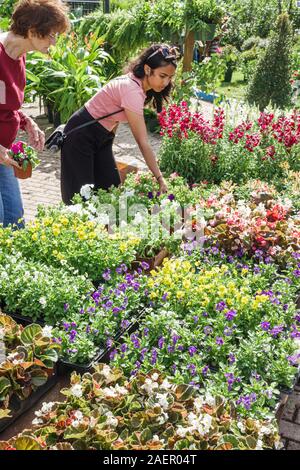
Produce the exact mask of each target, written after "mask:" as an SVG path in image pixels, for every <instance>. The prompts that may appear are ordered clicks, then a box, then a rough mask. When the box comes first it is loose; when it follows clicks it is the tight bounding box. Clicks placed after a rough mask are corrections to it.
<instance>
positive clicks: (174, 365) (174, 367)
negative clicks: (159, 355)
mask: <svg viewBox="0 0 300 470" xmlns="http://www.w3.org/2000/svg"><path fill="white" fill-rule="evenodd" d="M171 369H172V370H173V373H174V374H175V372H176V369H177V365H176V364H173V365H172V366H171Z"/></svg>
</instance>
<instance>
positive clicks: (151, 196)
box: [148, 191, 153, 199]
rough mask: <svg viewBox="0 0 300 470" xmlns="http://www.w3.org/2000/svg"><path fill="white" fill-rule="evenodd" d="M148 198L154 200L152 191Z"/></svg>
mask: <svg viewBox="0 0 300 470" xmlns="http://www.w3.org/2000/svg"><path fill="white" fill-rule="evenodd" d="M148 198H149V199H153V192H152V191H149V193H148Z"/></svg>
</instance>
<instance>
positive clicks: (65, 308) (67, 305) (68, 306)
mask: <svg viewBox="0 0 300 470" xmlns="http://www.w3.org/2000/svg"><path fill="white" fill-rule="evenodd" d="M69 308H70V305H69V304H64V311H65V312H66V311H67V310H68V309H69Z"/></svg>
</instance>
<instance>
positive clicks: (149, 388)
mask: <svg viewBox="0 0 300 470" xmlns="http://www.w3.org/2000/svg"><path fill="white" fill-rule="evenodd" d="M141 388H142V390H145V392H146V393H148V395H151V393H153V390H155V389H157V388H158V383H157V382H152V380H151V379H146V380H145V383H144V385H142V387H141Z"/></svg>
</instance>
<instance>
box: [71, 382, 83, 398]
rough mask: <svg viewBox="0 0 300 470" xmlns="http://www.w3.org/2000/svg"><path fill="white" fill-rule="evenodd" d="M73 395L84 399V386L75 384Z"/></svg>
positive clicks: (72, 388)
mask: <svg viewBox="0 0 300 470" xmlns="http://www.w3.org/2000/svg"><path fill="white" fill-rule="evenodd" d="M71 393H72V395H74V397H78V398H80V397H82V386H81V385H80V384H75V385H73V387H71Z"/></svg>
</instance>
